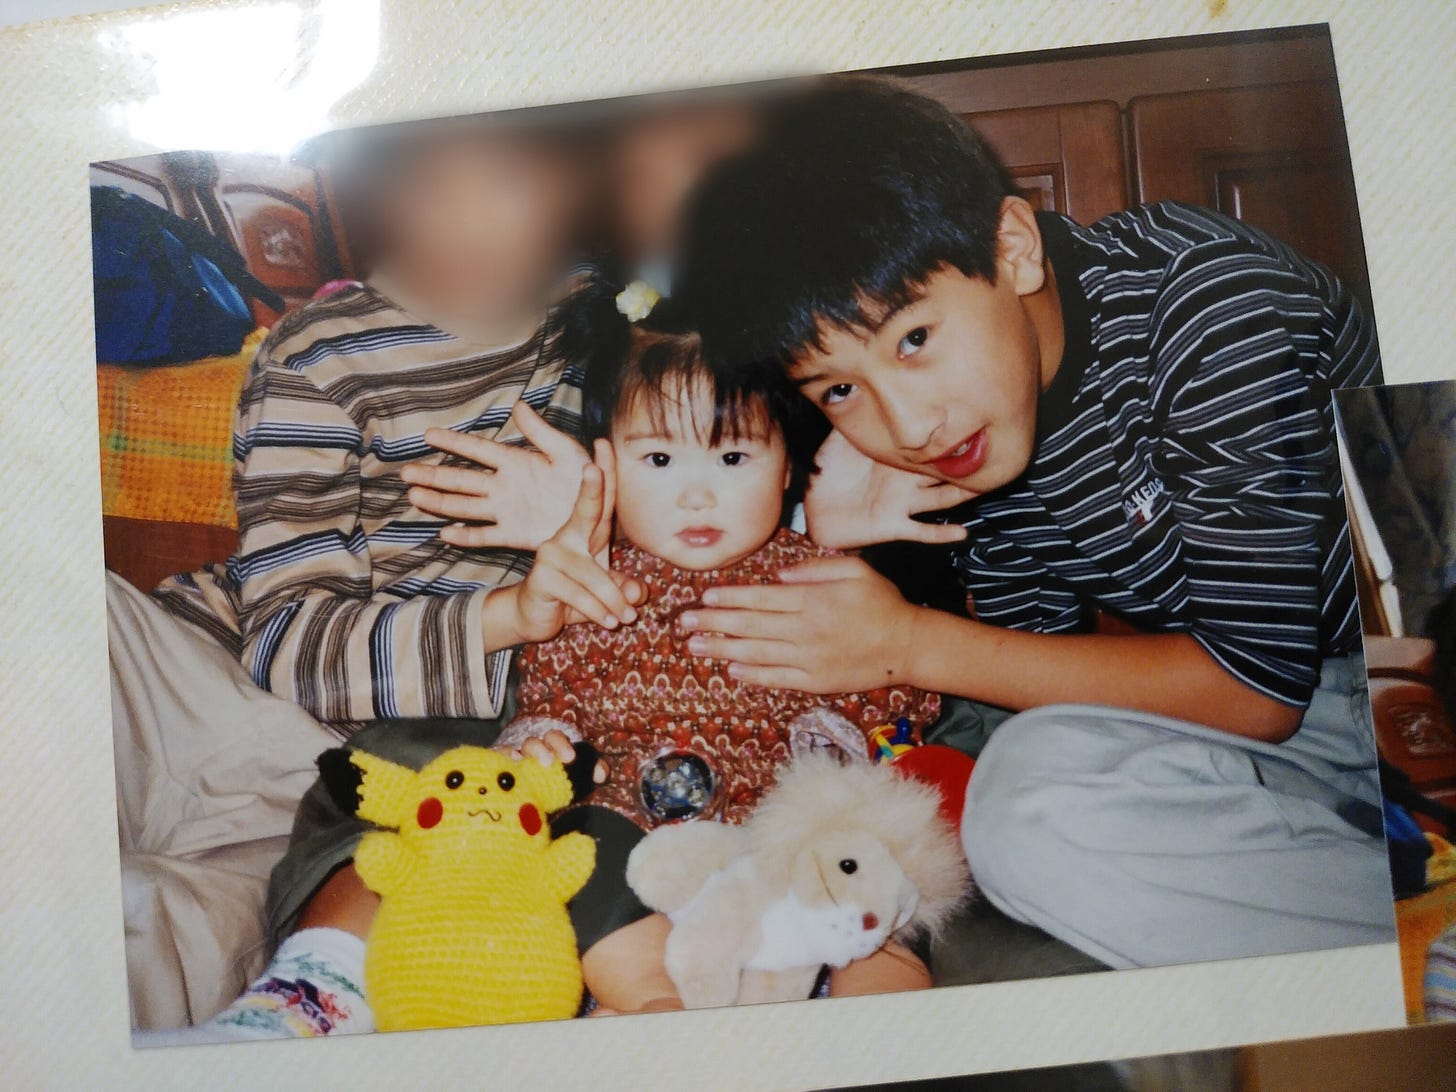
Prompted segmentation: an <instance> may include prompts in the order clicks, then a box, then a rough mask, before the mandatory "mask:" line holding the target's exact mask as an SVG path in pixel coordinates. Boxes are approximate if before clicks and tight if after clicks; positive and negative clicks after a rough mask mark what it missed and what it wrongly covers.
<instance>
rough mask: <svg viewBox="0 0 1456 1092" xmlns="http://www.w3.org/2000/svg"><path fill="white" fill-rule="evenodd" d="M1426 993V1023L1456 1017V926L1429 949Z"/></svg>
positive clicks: (1432, 943)
mask: <svg viewBox="0 0 1456 1092" xmlns="http://www.w3.org/2000/svg"><path fill="white" fill-rule="evenodd" d="M1425 995H1426V997H1425V1001H1426V1005H1425V1008H1426V1022H1427V1023H1429V1024H1434V1023H1436V1022H1438V1021H1441V1022H1444V1021H1449V1020H1456V926H1453V927H1452V928H1450V929H1447V930H1446V931H1445V932H1444V933H1442V934H1441V935H1440V936H1438V937H1437V938H1436V939H1435V940H1434V941H1432V942H1431V946H1430V948H1429V949H1427V951H1426V980H1425Z"/></svg>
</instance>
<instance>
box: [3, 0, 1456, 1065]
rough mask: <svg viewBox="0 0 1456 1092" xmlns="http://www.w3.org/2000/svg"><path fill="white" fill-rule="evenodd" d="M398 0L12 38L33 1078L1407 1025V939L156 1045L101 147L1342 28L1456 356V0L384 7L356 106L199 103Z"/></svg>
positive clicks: (23, 978) (1045, 1046) (127, 148)
mask: <svg viewBox="0 0 1456 1092" xmlns="http://www.w3.org/2000/svg"><path fill="white" fill-rule="evenodd" d="M255 9H256V10H255ZM374 10H375V3H374V0H333V2H323V0H321V2H318V3H314V2H300V3H294V2H286V0H270V2H260V3H258V4H255V5H253V4H246V3H216V4H197V5H183V4H178V5H169V6H162V7H157V8H153V9H149V10H148V11H147V12H145V13H142V14H115V15H109V16H97V17H94V18H82V19H73V20H65V21H60V22H56V23H51V24H42V25H39V26H35V27H19V28H15V29H12V30H8V31H3V32H0V151H3V158H0V218H3V220H0V222H3V232H0V331H3V335H0V381H3V391H4V394H3V398H0V468H3V473H0V514H3V520H0V740H3V743H0V746H3V759H4V761H3V762H0V814H3V815H4V816H6V818H7V820H8V822H7V823H6V830H5V833H4V834H3V836H0V877H3V879H0V1087H4V1088H15V1089H33V1088H63V1087H65V1088H69V1087H76V1086H80V1085H82V1084H83V1083H89V1084H93V1085H96V1086H99V1087H106V1088H111V1087H133V1086H135V1087H151V1088H171V1087H186V1088H199V1087H232V1086H238V1087H245V1086H251V1087H262V1086H266V1085H268V1084H273V1083H284V1082H286V1083H287V1084H288V1085H289V1086H291V1087H307V1085H308V1084H310V1083H313V1084H317V1085H318V1086H320V1087H349V1086H352V1087H359V1088H375V1087H396V1088H414V1087H420V1086H423V1085H424V1084H426V1083H427V1082H428V1083H429V1084H430V1085H432V1086H443V1085H444V1084H446V1083H455V1082H460V1083H461V1085H462V1086H468V1087H476V1088H525V1087H538V1088H552V1089H554V1088H566V1087H601V1086H609V1087H614V1086H623V1087H632V1088H635V1089H643V1088H649V1089H650V1088H654V1087H662V1088H697V1087H704V1088H749V1087H784V1088H787V1087H806V1086H818V1085H825V1084H830V1083H836V1082H841V1083H848V1082H859V1081H871V1080H884V1079H889V1078H891V1077H905V1078H908V1077H913V1076H926V1075H933V1074H944V1073H954V1072H967V1071H970V1070H980V1069H991V1068H1009V1067H1021V1066H1028V1065H1034V1064H1050V1063H1058V1062H1067V1061H1073V1060H1077V1059H1087V1058H1093V1057H1116V1056H1132V1055H1142V1054H1149V1053H1159V1052H1166V1051H1172V1050H1182V1049H1191V1048H1202V1047H1212V1046H1217V1045H1222V1044H1230V1043H1236V1042H1243V1041H1250V1040H1255V1039H1264V1038H1276V1037H1290V1036H1298V1035H1312V1034H1316V1033H1320V1032H1337V1031H1342V1030H1353V1029H1360V1028H1373V1027H1379V1026H1385V1025H1389V1024H1392V1023H1394V1022H1397V1021H1398V1020H1399V1019H1400V1018H1401V1012H1402V1008H1401V1001H1400V997H1399V991H1398V986H1397V981H1396V965H1395V953H1394V949H1393V947H1392V948H1389V949H1387V948H1373V949H1356V950H1347V951H1341V952H1331V953H1324V954H1314V955H1301V956H1292V957H1284V958H1278V959H1262V960H1245V961H1238V962H1232V963H1223V964H1209V965H1202V966H1189V967H1177V968H1166V969H1160V970H1152V971H1145V972H1126V973H1121V974H1106V975H1095V976H1088V977H1084V978H1080V979H1075V980H1059V981H1053V982H1049V983H1046V984H1039V983H1007V984H1003V985H996V986H987V987H979V988H966V989H960V990H942V991H935V992H932V993H929V994H923V995H919V996H902V997H895V998H886V999H861V1000H855V1001H843V1002H835V1003H815V1004H803V1005H796V1006H793V1007H782V1006H778V1007H770V1008H760V1009H746V1010H737V1011H732V1012H724V1013H684V1014H675V1015H668V1016H658V1017H647V1018H640V1019H636V1020H627V1021H580V1022H576V1023H574V1024H562V1025H541V1026H534V1027H524V1028H510V1029H507V1028H496V1029H479V1030H469V1031H459V1032H436V1033H417V1034H413V1035H407V1036H393V1037H388V1036H373V1037H367V1038H366V1039H364V1040H359V1041H354V1042H348V1041H341V1042H332V1043H294V1044H267V1045H261V1046H240V1047H204V1048H194V1049H190V1050H171V1051H161V1052H150V1053H144V1054H134V1053H133V1052H132V1051H131V1049H130V1047H129V1044H128V1038H127V1030H126V1029H127V1025H128V1018H127V1009H126V983H125V972H124V967H123V960H122V935H121V919H120V914H119V898H118V887H119V881H118V871H117V853H116V837H115V817H114V816H115V811H114V797H113V789H112V766H111V755H110V743H109V728H108V724H109V708H108V692H107V684H106V675H105V669H106V660H105V655H106V650H105V643H104V641H105V635H104V630H103V595H102V580H101V571H102V568H101V565H102V559H101V541H100V533H99V532H100V521H99V518H98V516H99V512H98V489H97V476H96V448H95V443H96V440H95V436H96V432H95V430H96V417H95V402H94V400H95V385H94V378H93V376H94V371H93V363H94V362H93V360H92V347H91V337H92V331H91V302H90V281H89V253H88V248H87V238H88V213H87V195H86V190H85V179H86V174H85V167H86V164H87V162H88V161H90V160H94V159H99V158H109V157H115V156H126V155H134V154H139V153H142V152H146V151H150V150H153V148H154V145H153V144H151V143H149V142H148V140H147V139H146V134H147V133H152V134H155V135H156V136H157V137H158V139H161V138H162V136H163V134H165V135H166V137H167V138H168V139H167V143H168V144H169V145H170V146H172V147H176V146H181V145H183V144H186V143H194V144H202V143H206V144H212V145H224V146H226V145H230V144H235V143H250V142H251V143H258V142H261V141H263V140H264V139H265V138H266V137H267V136H268V134H269V133H270V132H276V131H278V128H279V127H281V126H282V125H283V124H285V123H292V128H291V131H292V132H293V133H294V134H295V135H303V134H304V133H305V132H307V131H308V130H309V129H310V128H313V127H317V125H320V124H323V123H324V119H325V114H326V113H327V117H328V118H330V119H331V120H332V121H333V122H334V123H339V124H342V123H350V122H360V121H364V120H378V119H383V118H395V117H407V116H417V115H426V114H446V113H454V112H459V111H464V110H479V109H483V108H491V107H496V106H507V105H519V104H528V103H540V102H549V101H561V100H570V99H581V98H593V97H599V96H603V95H610V94H617V93H622V92H627V91H634V90H646V89H651V88H661V87H671V86H689V85H694V84H701V83H709V82H727V81H732V80H736V79H743V78H748V77H753V76H763V75H771V74H781V73H786V72H795V71H833V70H841V69H854V68H863V67H867V66H871V65H883V64H892V63H909V62H916V61H928V60H934V59H944V58H954V57H962V56H970V55H981V54H992V53H1008V52H1015V51H1018V50H1026V49H1045V48H1052V47H1059V46H1071V45H1079V44H1086V43H1091V42H1103V41H1117V40H1128V39H1137V38H1146V37H1155V36H1160V35H1166V34H1180V33H1206V32H1216V31H1226V30H1234V29H1241V28H1253V27H1259V26H1273V25H1279V24H1290V23H1305V22H1320V21H1325V20H1328V21H1329V22H1330V23H1331V26H1332V33H1333V37H1334V45H1335V51H1336V55H1337V58H1338V63H1339V72H1340V79H1341V84H1342V87H1343V90H1344V94H1345V102H1346V110H1347V117H1348V122H1349V130H1350V139H1351V145H1352V150H1353V155H1354V166H1355V176H1356V180H1357V183H1358V186H1359V193H1360V201H1361V209H1362V213H1363V216H1364V224H1365V231H1366V239H1367V244H1368V248H1369V257H1370V270H1371V277H1372V281H1373V285H1374V293H1375V302H1376V309H1377V315H1378V320H1379V324H1380V332H1381V341H1382V343H1383V345H1384V350H1385V362H1386V370H1387V375H1388V376H1389V378H1390V379H1392V380H1411V379H1417V378H1436V377H1443V376H1451V375H1453V374H1456V364H1453V359H1452V355H1451V354H1452V348H1453V346H1456V303H1453V301H1456V273H1453V268H1452V261H1451V253H1452V250H1453V247H1456V238H1453V232H1452V215H1451V212H1450V205H1451V195H1452V193H1453V192H1456V157H1453V156H1452V154H1451V148H1450V145H1449V135H1448V134H1450V133H1451V131H1452V126H1451V123H1452V106H1451V103H1452V101H1453V98H1456V96H1453V94H1452V91H1453V87H1452V66H1451V63H1450V57H1451V55H1452V53H1453V50H1456V6H1453V5H1450V4H1447V3H1441V2H1429V3H1418V2H1390V3H1381V4H1373V3H1366V2H1362V0H1350V2H1346V3H1318V2H1314V0H1308V2H1295V0H1284V2H1252V0H1230V2H1227V3H1216V2H1215V3H1204V2H1190V0H1147V2H1131V0H1128V2H1120V3H1095V2H1082V3H1057V2H1020V3H1014V2H1009V3H990V2H971V0H956V2H946V3H941V2H930V0H902V2H899V3H887V2H885V0H817V2H808V0H801V2H795V0H780V2H778V3H770V2H762V0H724V2H722V3H718V4H702V3H697V4H695V3H687V2H679V3H673V4H668V3H662V2H660V0H639V2H637V3H633V4H612V3H605V2H604V3H599V4H596V5H587V4H582V3H577V2H566V0H544V2H543V0H529V2H528V0H497V2H494V3H492V2H487V0H475V2H469V0H455V2H450V3H443V2H441V3H429V4H426V3H422V2H420V3H408V2H405V0H385V2H384V3H383V4H382V13H381V23H380V25H381V26H382V31H383V33H382V41H381V42H380V45H379V55H378V58H377V63H376V64H375V65H373V66H372V69H371V70H370V71H368V72H367V73H362V72H357V71H350V65H349V64H348V63H347V59H348V56H351V55H352V56H357V55H358V52H357V49H356V50H354V51H353V52H350V51H344V54H343V55H340V56H334V57H332V58H331V59H326V60H325V61H322V62H320V63H321V64H322V67H323V68H324V69H326V70H327V71H331V72H333V74H334V77H336V78H337V80H339V81H342V82H344V83H348V82H351V81H353V80H354V79H356V78H357V77H359V76H361V75H362V76H363V81H362V83H361V85H360V86H358V87H357V88H355V89H354V90H353V91H351V92H350V93H349V94H348V95H347V97H346V100H345V101H344V102H343V103H342V104H340V105H338V106H336V107H333V108H332V109H330V110H328V111H327V112H326V111H325V109H324V107H325V106H326V105H327V102H326V100H327V99H328V98H329V97H331V96H333V95H334V94H335V93H336V91H337V88H336V87H334V86H332V85H331V84H330V82H329V80H328V79H327V78H325V79H321V81H320V82H318V83H316V84H313V85H308V84H306V85H305V90H304V91H303V92H299V91H297V90H296V89H295V91H294V92H293V94H294V95H295V98H294V99H293V100H290V101H292V102H293V103H294V105H295V106H296V105H297V103H298V101H299V99H298V98H297V96H299V95H302V96H303V97H304V98H305V99H307V100H308V101H311V102H312V103H313V106H314V111H313V114H310V112H309V110H308V109H303V108H298V109H294V108H289V107H287V106H286V104H285V108H284V109H283V111H282V112H281V113H280V114H274V115H273V117H274V119H275V121H274V124H273V126H272V127H270V128H261V129H260V127H258V126H256V125H251V126H250V125H249V124H248V119H247V117H246V116H244V115H240V114H238V113H237V112H236V111H231V112H230V111H229V109H228V103H226V102H217V103H211V104H209V106H208V109H206V110H202V111H198V110H197V109H196V107H197V106H198V105H199V102H202V101H203V100H202V98H201V96H202V95H204V94H205V93H206V87H207V86H208V85H209V84H216V83H217V79H216V78H213V79H199V77H198V74H201V76H203V77H221V78H222V79H223V80H228V81H232V83H233V84H234V85H235V86H236V87H237V88H238V89H239V91H240V92H242V91H243V90H246V92H247V94H248V95H249V97H250V98H251V100H252V101H253V102H254V104H255V107H256V108H257V109H262V108H263V106H264V105H267V104H269V103H270V102H275V101H282V100H279V99H278V98H277V96H279V94H280V90H279V89H280V88H281V87H283V86H285V84H286V83H287V81H288V80H289V79H290V76H289V69H288V66H287V64H286V63H285V61H286V59H287V58H286V57H284V58H282V59H280V58H279V57H271V56H270V53H279V52H281V53H283V54H290V53H291V52H292V50H293V46H292V44H291V43H292V34H293V33H294V30H293V29H291V28H294V27H295V25H296V23H297V20H298V16H299V13H300V11H302V12H303V13H304V14H312V15H315V16H319V17H320V18H322V19H323V20H324V23H325V24H326V25H329V26H332V27H334V28H335V29H334V32H335V33H341V34H343V35H345V37H346V38H347V39H350V40H351V41H353V43H354V45H356V46H361V45H362V47H365V48H367V46H368V44H369V41H370V39H371V38H372V37H373V36H374V35H373V30H374V27H375V24H374V23H373V22H372V20H371V15H372V13H373V11H374ZM247 11H253V12H254V14H253V15H252V16H247V15H240V14H239V13H240V12H247ZM199 12H201V13H202V14H200V15H199ZM260 13H261V14H260ZM259 19H262V20H265V22H262V23H260V22H259V21H258V20H259ZM269 20H271V21H269ZM330 20H332V22H330ZM260 26H261V27H263V28H264V31H265V32H264V33H262V34H260V35H258V36H257V37H256V40H252V39H249V38H248V33H249V32H250V31H251V30H253V29H256V28H258V27H260ZM139 49H145V50H147V51H149V53H150V56H149V57H147V58H145V59H141V58H138V57H137V56H136V55H135V54H136V52H137V51H138V50H139ZM128 53H130V54H131V56H130V59H128ZM326 75H327V72H326ZM310 87H313V88H315V89H316V93H314V92H313V91H310V90H309V88H310ZM158 88H161V91H160V92H159V91H158ZM158 94H160V99H157V98H156V96H157V95H158ZM149 98H150V99H152V101H151V103H150V105H148V100H149ZM234 101H236V100H234ZM305 105H307V103H305ZM189 111H190V113H189ZM254 112H255V113H256V109H255V111H254ZM315 115H316V116H315ZM184 137H186V138H190V139H182V138H184Z"/></svg>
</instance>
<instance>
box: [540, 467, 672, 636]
mask: <svg viewBox="0 0 1456 1092" xmlns="http://www.w3.org/2000/svg"><path fill="white" fill-rule="evenodd" d="M596 455H597V459H598V460H599V463H587V465H586V466H585V468H584V469H583V470H582V472H581V491H580V493H579V494H578V495H577V498H576V505H575V507H574V508H572V510H571V515H570V518H568V519H567V521H566V523H565V524H564V525H563V526H562V527H561V529H560V530H559V531H557V532H556V533H555V534H554V535H552V536H551V537H550V538H549V539H547V540H546V541H545V542H543V543H542V544H541V547H540V549H538V550H537V551H536V564H535V565H534V566H532V568H531V572H530V574H529V575H528V576H527V577H526V579H525V581H524V582H522V583H521V584H518V585H517V586H516V589H515V591H516V594H515V632H516V634H517V636H518V638H519V640H520V641H523V642H525V641H530V642H539V641H549V640H550V639H551V638H553V637H555V636H556V635H557V634H558V633H560V632H561V631H562V629H564V628H565V627H566V626H568V625H572V624H574V623H577V622H584V621H591V622H595V623H597V624H598V625H600V626H605V627H606V628H607V629H616V628H617V627H618V626H619V625H622V624H623V623H631V622H635V621H636V620H637V611H636V609H635V606H634V605H635V604H636V603H639V602H641V600H642V596H643V594H644V593H643V590H642V588H641V586H640V585H639V584H638V583H637V582H636V581H635V580H630V579H628V578H626V577H624V576H622V575H621V574H620V573H614V572H612V570H611V569H610V568H609V567H608V560H609V558H608V554H609V549H610V547H611V542H612V509H613V506H614V504H615V501H616V466H615V463H614V461H613V456H612V448H611V445H610V444H608V443H607V442H606V441H605V440H598V441H597V448H596Z"/></svg>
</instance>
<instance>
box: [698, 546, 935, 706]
mask: <svg viewBox="0 0 1456 1092" xmlns="http://www.w3.org/2000/svg"><path fill="white" fill-rule="evenodd" d="M779 581H780V582H779V583H777V584H765V585H751V586H734V587H724V588H710V589H708V590H707V591H706V592H704V593H703V606H701V607H697V608H695V609H693V610H690V611H686V612H684V613H683V615H682V617H681V618H680V620H679V624H680V625H681V626H682V628H683V629H684V630H687V631H689V632H691V633H692V634H693V636H691V637H690V638H689V639H688V651H689V652H691V653H692V654H693V655H695V656H705V657H710V658H712V659H718V660H727V661H728V674H730V675H731V676H733V678H735V679H741V680H742V681H743V682H747V683H752V684H754V685H756V686H764V687H781V688H786V689H791V690H806V691H808V692H809V693H811V694H842V693H849V692H857V691H863V690H873V689H876V688H877V687H881V686H891V685H894V684H896V683H902V682H907V681H909V680H908V678H907V669H908V667H909V664H910V661H911V657H912V656H913V655H914V643H913V631H914V629H915V622H916V618H917V616H918V612H919V611H920V610H922V609H923V608H919V607H915V606H913V605H911V604H910V603H907V602H906V601H905V600H904V599H903V598H902V597H901V595H900V593H899V591H898V590H896V588H895V585H894V584H892V583H890V581H888V580H886V579H885V578H884V577H882V576H881V575H880V574H879V573H877V572H875V571H874V569H872V568H870V566H869V565H867V564H866V563H865V562H863V561H861V560H860V559H859V558H855V557H823V558H815V559H814V560H812V561H806V562H804V563H803V564H800V565H795V566H794V567H793V568H790V569H785V570H784V571H783V572H781V573H780V574H779Z"/></svg>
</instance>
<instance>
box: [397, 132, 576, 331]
mask: <svg viewBox="0 0 1456 1092" xmlns="http://www.w3.org/2000/svg"><path fill="white" fill-rule="evenodd" d="M406 154H407V155H408V156H409V157H410V159H409V162H408V163H406V164H403V165H401V166H400V167H399V168H398V173H397V175H396V176H395V177H394V178H393V179H392V180H390V181H389V182H388V183H387V184H386V185H385V186H384V189H383V192H382V194H381V197H380V200H379V202H378V204H377V206H376V214H377V215H378V216H380V217H381V218H382V222H381V224H380V229H381V230H380V233H381V237H382V254H383V257H382V259H381V266H382V267H383V269H384V270H385V271H386V272H387V273H388V274H389V275H390V277H392V278H393V279H394V280H395V281H396V282H398V283H400V284H402V285H403V286H405V287H406V288H407V289H408V291H409V292H410V293H411V295H412V296H414V297H418V298H420V299H422V300H425V301H428V302H429V304H430V305H431V306H432V307H433V308H435V309H437V310H439V311H442V312H445V313H447V314H454V315H467V316H479V317H484V318H494V317H505V316H512V315H516V314H520V313H523V312H527V311H532V310H538V309H539V308H540V307H541V306H543V305H544V304H545V302H546V299H547V296H548V294H549V292H550V291H551V290H552V288H553V286H554V284H555V280H556V278H557V277H559V276H560V274H561V270H562V266H563V262H564V260H565V255H566V252H567V248H568V246H569V243H570V237H571V234H572V233H573V231H574V229H575V226H576V224H575V221H576V207H575V206H576V201H577V197H578V186H579V180H578V179H577V177H576V170H575V167H574V165H573V163H572V162H571V160H570V159H569V157H568V156H567V155H566V153H565V152H564V151H563V150H561V149H558V148H555V147H552V146H550V145H548V144H546V143H545V142H533V141H532V140H531V139H530V138H528V137H523V136H519V135H515V136H513V135H511V134H507V133H489V132H486V133H482V132H479V131H474V132H469V133H466V132H456V133H446V134H441V135H438V136H435V137H433V138H429V139H428V140H427V142H426V143H423V144H421V145H420V146H419V147H417V148H413V149H410V150H409V151H408V152H407V153H406Z"/></svg>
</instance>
